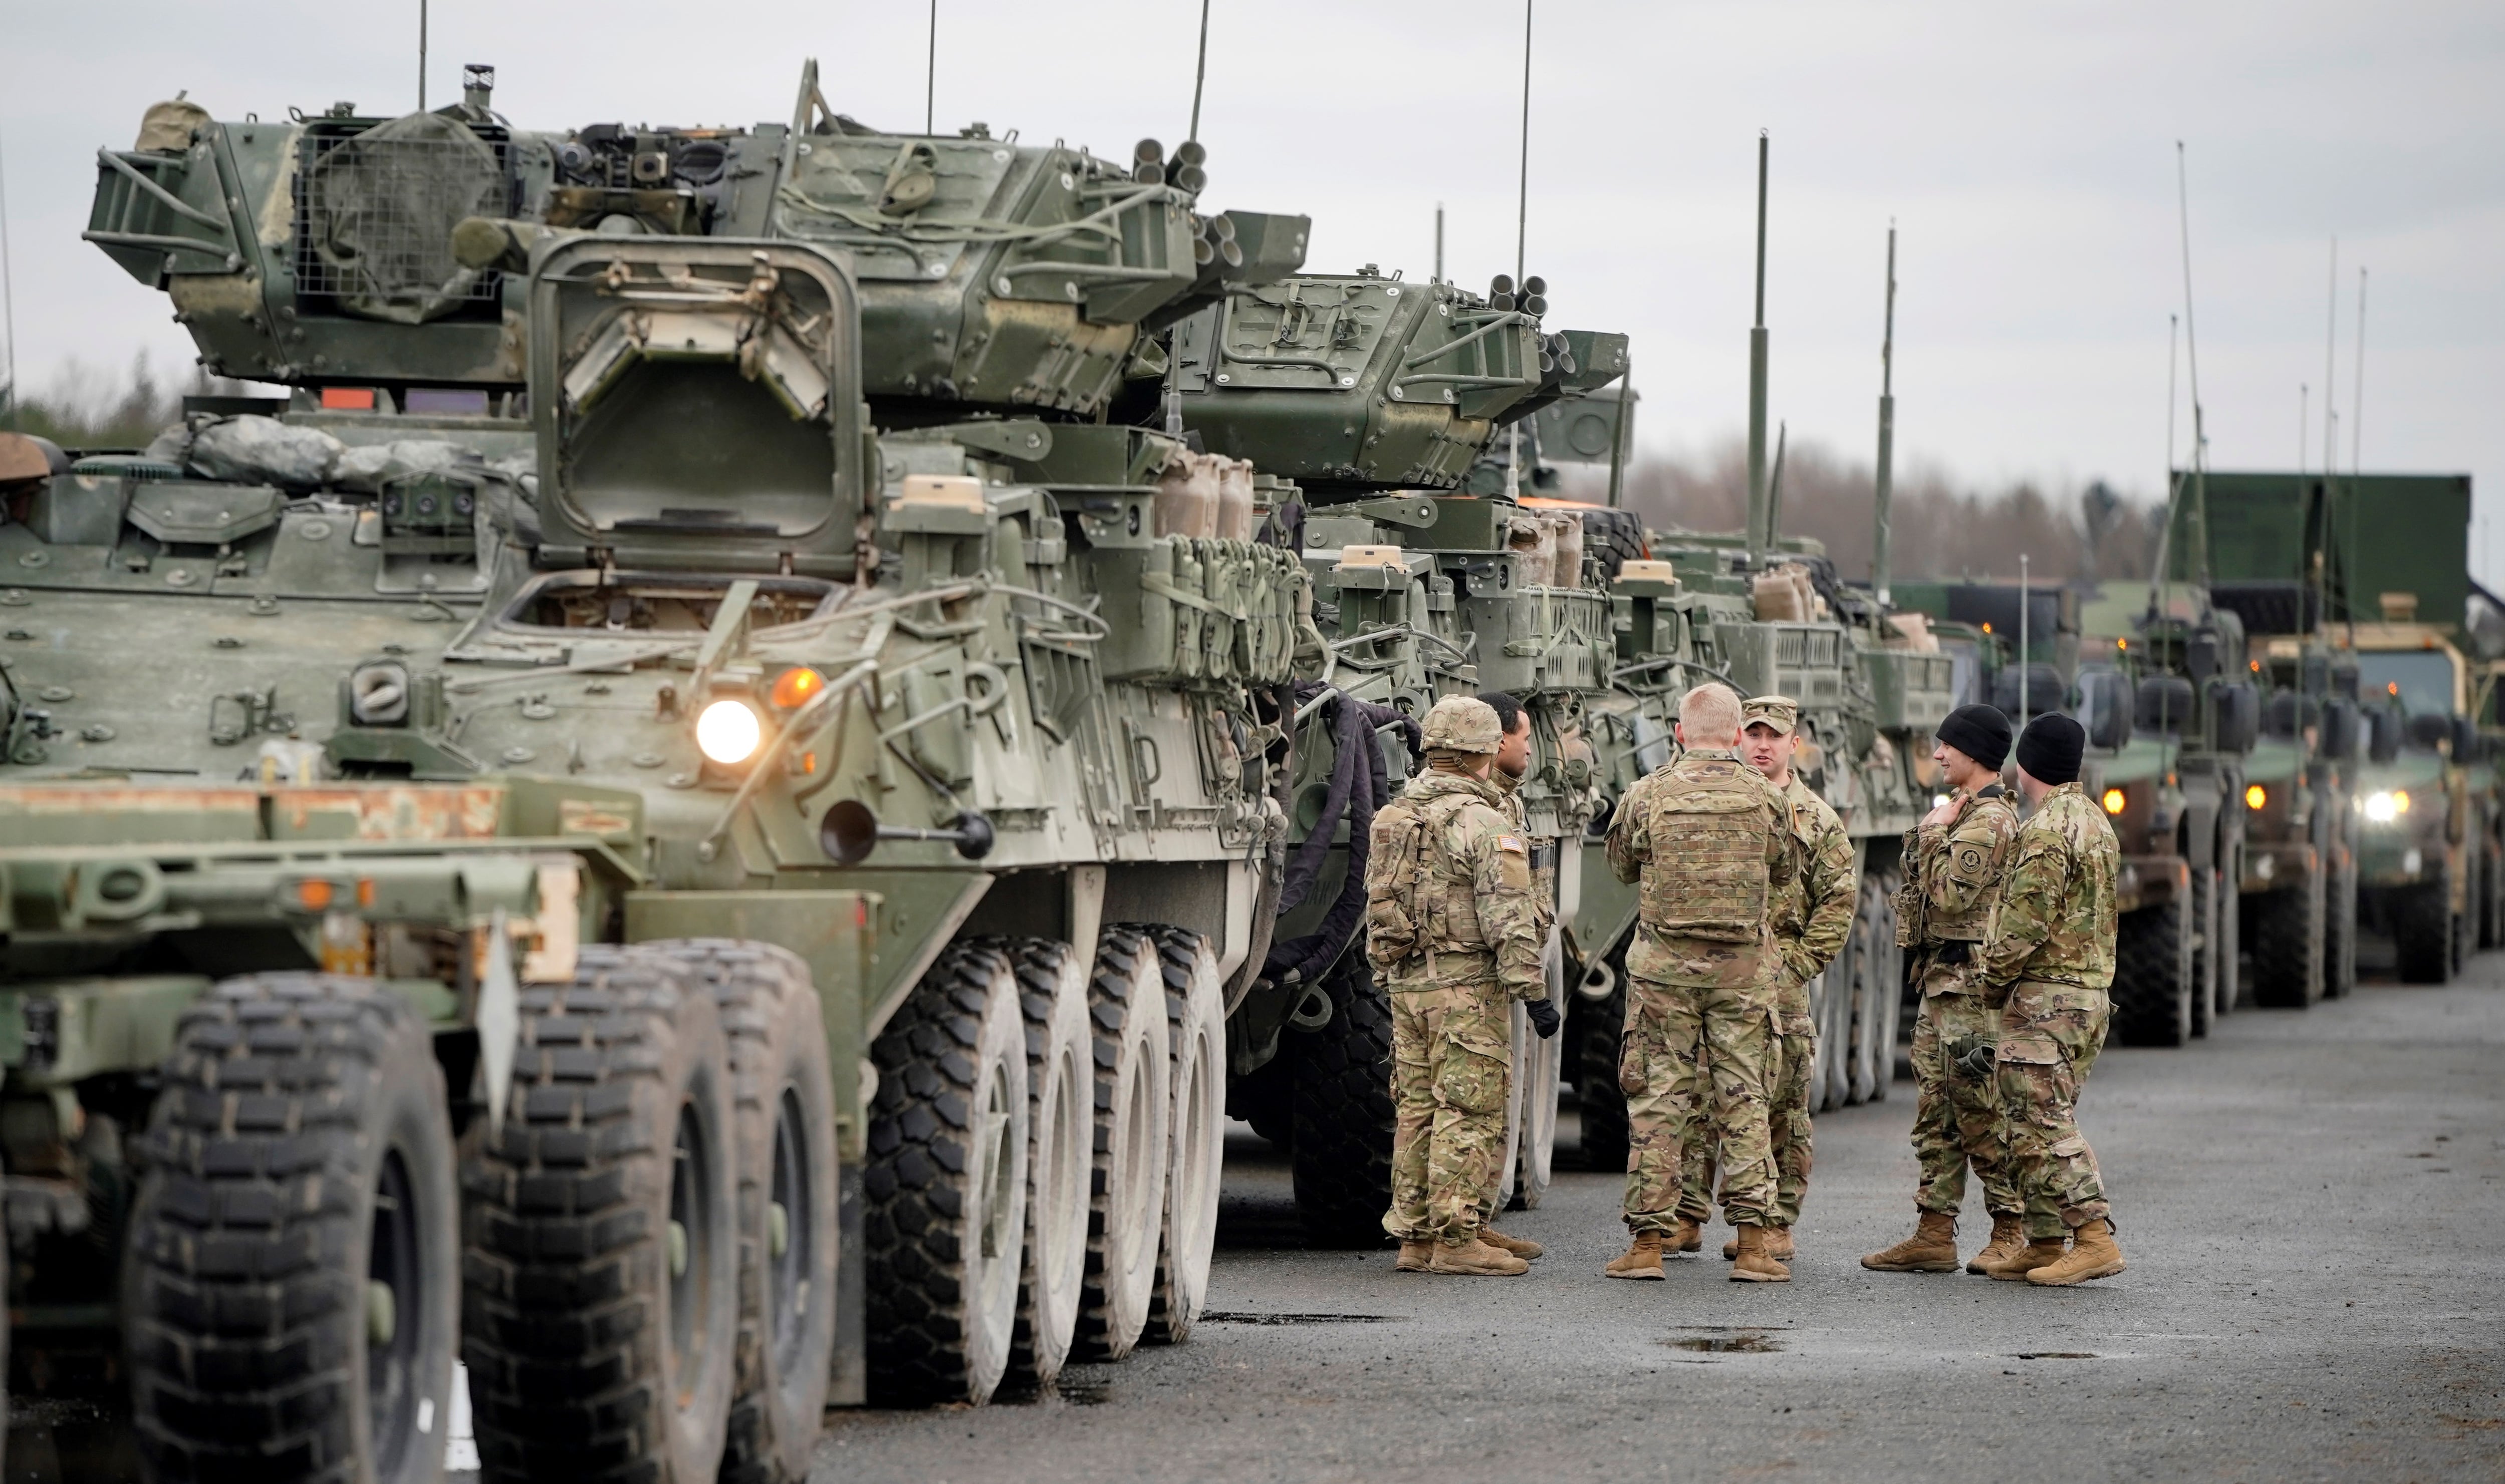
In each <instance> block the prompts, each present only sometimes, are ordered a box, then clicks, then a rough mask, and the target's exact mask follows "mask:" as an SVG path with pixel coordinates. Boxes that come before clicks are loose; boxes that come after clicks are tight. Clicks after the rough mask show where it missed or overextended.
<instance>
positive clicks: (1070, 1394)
mask: <svg viewBox="0 0 2505 1484" xmlns="http://www.w3.org/2000/svg"><path fill="white" fill-rule="evenodd" d="M1051 1392H1052V1395H1054V1396H1057V1397H1059V1398H1061V1399H1062V1400H1063V1401H1064V1402H1066V1403H1068V1404H1069V1405H1071V1406H1103V1405H1104V1404H1105V1403H1106V1402H1108V1401H1111V1400H1112V1399H1113V1383H1112V1382H1111V1381H1062V1382H1057V1383H1055V1384H1054V1385H1053V1387H1052V1388H1051Z"/></svg>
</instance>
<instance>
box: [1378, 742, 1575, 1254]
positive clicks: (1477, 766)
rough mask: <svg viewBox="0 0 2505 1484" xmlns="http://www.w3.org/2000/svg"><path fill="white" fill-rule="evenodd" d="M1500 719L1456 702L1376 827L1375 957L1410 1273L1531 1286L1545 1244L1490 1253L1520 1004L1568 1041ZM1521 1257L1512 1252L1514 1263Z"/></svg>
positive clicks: (1394, 1223) (1396, 1204)
mask: <svg viewBox="0 0 2505 1484" xmlns="http://www.w3.org/2000/svg"><path fill="white" fill-rule="evenodd" d="M1501 738H1502V732H1501V729H1500V728H1499V725H1498V723H1497V716H1496V711H1495V710H1494V709H1493V708H1492V707H1489V706H1488V705H1487V704H1486V703H1485V702H1483V701H1477V700H1473V699H1470V698H1468V697H1452V698H1449V699H1447V700H1444V701H1440V702H1437V703H1436V704H1435V707H1434V708H1433V709H1432V710H1430V711H1429V712H1428V713H1427V722H1426V728H1425V739H1424V740H1425V743H1426V748H1427V760H1428V769H1427V771H1426V772H1424V773H1421V774H1420V775H1419V776H1418V777H1414V778H1412V779H1410V780H1409V783H1408V784H1407V786H1406V787H1404V788H1403V789H1402V790H1401V793H1400V797H1398V798H1397V799H1395V800H1394V801H1393V802H1392V803H1391V804H1390V805H1387V806H1386V807H1385V808H1384V809H1383V810H1381V811H1378V812H1377V813H1376V814H1375V816H1374V828H1373V832H1372V834H1371V836H1370V837H1369V843H1370V853H1369V855H1368V857H1367V861H1366V872H1365V887H1366V893H1365V894H1366V913H1365V919H1366V957H1367V959H1368V961H1369V962H1370V964H1371V965H1372V967H1373V969H1374V972H1375V974H1376V976H1377V977H1378V978H1380V979H1381V980H1382V981H1383V983H1384V984H1385V986H1386V988H1387V989H1388V990H1389V991H1390V995H1391V1001H1392V1061H1393V1070H1392V1091H1393V1097H1394V1102H1395V1103H1396V1105H1397V1110H1398V1111H1397V1116H1396V1120H1395V1122H1394V1128H1393V1142H1392V1209H1391V1211H1390V1212H1389V1213H1387V1214H1386V1215H1385V1217H1384V1219H1383V1225H1384V1228H1385V1229H1386V1230H1388V1231H1390V1232H1391V1233H1392V1234H1393V1235H1394V1236H1395V1237H1398V1238H1399V1239H1400V1243H1401V1261H1400V1266H1401V1267H1402V1268H1403V1269H1404V1270H1408V1271H1420V1270H1424V1271H1428V1272H1438V1273H1469V1274H1502V1275H1509V1274H1514V1273H1520V1272H1523V1271H1524V1270H1526V1269H1527V1268H1528V1266H1529V1261H1528V1258H1529V1257H1533V1256H1536V1255H1537V1254H1538V1250H1539V1249H1538V1247H1537V1245H1536V1244H1535V1243H1529V1242H1514V1241H1512V1240H1511V1239H1509V1238H1498V1239H1496V1240H1493V1241H1492V1240H1490V1237H1491V1236H1492V1235H1493V1233H1492V1232H1491V1231H1490V1230H1489V1228H1488V1226H1487V1220H1488V1214H1489V1210H1490V1207H1491V1206H1492V1205H1493V1204H1494V1201H1495V1197H1496V1185H1497V1178H1498V1176H1499V1174H1500V1173H1501V1172H1502V1171H1503V1168H1504V1133H1505V1126H1504V1124H1505V1118H1504V1110H1505V1097H1506V1091H1507V1083H1508V1080H1509V1078H1510V1075H1511V1072H1512V1066H1513V1048H1512V1027H1511V1019H1512V1013H1511V1010H1510V1007H1509V1000H1510V999H1517V998H1518V999H1523V1000H1529V1001H1533V1002H1534V1003H1533V1004H1532V1006H1531V1012H1532V1020H1533V1023H1534V1024H1535V1026H1536V1027H1537V1028H1538V1029H1539V1033H1540V1034H1541V1035H1543V1036H1547V1035H1553V1034H1555V1033H1556V1029H1557V1011H1556V1008H1555V1007H1554V1006H1552V1005H1550V1004H1549V1003H1548V1001H1547V994H1548V984H1547V980H1546V977H1545V976H1544V975H1543V974H1542V973H1541V972H1540V939H1541V930H1542V920H1541V916H1540V914H1539V911H1538V908H1537V904H1536V903H1535V899H1534V896H1533V890H1532V881H1531V850H1530V844H1529V842H1528V841H1527V840H1525V839H1524V837H1523V835H1522V833H1521V832H1520V831H1519V830H1517V829H1515V828H1514V826H1513V822H1512V820H1511V818H1510V817H1509V816H1508V815H1507V814H1506V812H1505V811H1504V808H1503V803H1502V800H1503V796H1502V795H1501V794H1500V793H1499V792H1498V790H1497V788H1496V786H1495V785H1494V784H1493V783H1491V782H1490V781H1489V779H1488V774H1489V773H1490V771H1491V769H1492V767H1493V765H1494V763H1495V761H1496V757H1497V753H1498V750H1499V745H1500V743H1501ZM1509 1249H1510V1250H1509Z"/></svg>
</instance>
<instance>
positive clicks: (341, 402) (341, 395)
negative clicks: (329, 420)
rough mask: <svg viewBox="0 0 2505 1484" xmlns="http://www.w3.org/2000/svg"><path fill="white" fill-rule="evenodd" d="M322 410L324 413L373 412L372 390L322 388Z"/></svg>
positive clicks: (362, 388) (361, 388) (367, 388)
mask: <svg viewBox="0 0 2505 1484" xmlns="http://www.w3.org/2000/svg"><path fill="white" fill-rule="evenodd" d="M322 410H323V411H325V412H371V411H373V410H374V389H373V388H371V387H324V388H323V389H322Z"/></svg>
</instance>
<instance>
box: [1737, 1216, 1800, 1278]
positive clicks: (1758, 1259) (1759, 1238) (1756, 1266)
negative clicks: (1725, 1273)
mask: <svg viewBox="0 0 2505 1484" xmlns="http://www.w3.org/2000/svg"><path fill="white" fill-rule="evenodd" d="M1731 1281H1732V1282H1734V1283H1789V1282H1791V1281H1792V1270H1791V1269H1790V1268H1788V1267H1785V1266H1783V1265H1782V1263H1781V1262H1778V1261H1776V1260H1774V1258H1773V1257H1772V1256H1771V1255H1769V1254H1768V1253H1767V1251H1766V1228H1765V1227H1763V1226H1755V1225H1742V1226H1741V1227H1740V1256H1739V1257H1738V1258H1736V1259H1734V1260H1733V1261H1732V1264H1731Z"/></svg>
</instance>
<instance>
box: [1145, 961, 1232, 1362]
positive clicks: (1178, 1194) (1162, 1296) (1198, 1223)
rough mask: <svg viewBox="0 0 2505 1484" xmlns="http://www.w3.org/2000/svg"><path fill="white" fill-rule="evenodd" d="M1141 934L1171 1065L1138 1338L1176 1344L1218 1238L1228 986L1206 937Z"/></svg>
mask: <svg viewBox="0 0 2505 1484" xmlns="http://www.w3.org/2000/svg"><path fill="white" fill-rule="evenodd" d="M1141 931H1143V932H1145V933H1147V935H1148V939H1149V941H1150V942H1151V943H1153V944H1154V945H1155V946H1156V950H1157V963H1158V967H1159V969H1160V970H1161V972H1162V973H1163V974H1164V976H1165V986H1166V1045H1167V1047H1168V1048H1169V1049H1170V1053H1171V1055H1170V1064H1171V1066H1172V1068H1173V1073H1172V1079H1171V1081H1172V1087H1173V1090H1172V1092H1171V1094H1170V1096H1169V1099H1168V1102H1167V1112H1166V1148H1167V1151H1168V1160H1167V1164H1166V1192H1165V1201H1164V1210H1165V1215H1164V1219H1163V1220H1162V1221H1160V1222H1159V1223H1158V1234H1157V1277H1156V1285H1155V1287H1154V1289H1153V1290H1152V1292H1151V1293H1150V1295H1149V1299H1148V1327H1147V1331H1146V1332H1145V1333H1144V1334H1143V1335H1142V1338H1144V1339H1146V1340H1147V1341H1148V1342H1149V1343H1151V1344H1157V1345H1180V1344H1182V1342H1183V1341H1184V1340H1187V1339H1189V1338H1191V1327H1192V1326H1193V1324H1195V1323H1196V1322H1198V1320H1199V1319H1200V1311H1201V1309H1202V1308H1203V1307H1204V1306H1205V1305H1206V1304H1207V1303H1208V1301H1209V1259H1210V1254H1211V1252H1212V1251H1213V1250H1214V1249H1215V1248H1216V1247H1217V1187H1218V1181H1219V1179H1220V1175H1221V1172H1222V1170H1223V1168H1224V1165H1225V1162H1226V993H1225V989H1224V987H1223V986H1222V985H1220V984H1219V983H1218V979H1217V954H1216V953H1215V952H1213V951H1212V950H1211V949H1210V947H1209V940H1208V939H1206V938H1203V937H1202V936H1201V935H1200V934H1198V933H1190V932H1185V931H1183V930H1182V928H1179V927H1164V926H1147V927H1144V928H1142V929H1141Z"/></svg>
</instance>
